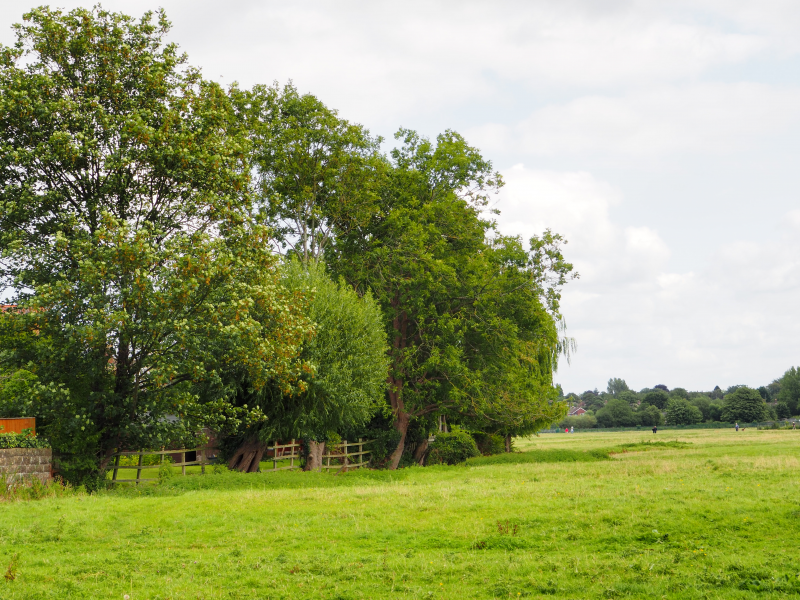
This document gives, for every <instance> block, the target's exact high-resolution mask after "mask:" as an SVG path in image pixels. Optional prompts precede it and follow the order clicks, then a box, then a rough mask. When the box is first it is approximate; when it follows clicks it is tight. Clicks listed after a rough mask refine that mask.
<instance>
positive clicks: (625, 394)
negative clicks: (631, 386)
mask: <svg viewBox="0 0 800 600" xmlns="http://www.w3.org/2000/svg"><path fill="white" fill-rule="evenodd" d="M617 398H619V399H620V400H624V401H625V402H627V403H628V404H630V405H631V406H635V405H636V404H639V395H638V394H636V392H631V391H630V390H624V391H622V392H620V393H619V394H617Z"/></svg>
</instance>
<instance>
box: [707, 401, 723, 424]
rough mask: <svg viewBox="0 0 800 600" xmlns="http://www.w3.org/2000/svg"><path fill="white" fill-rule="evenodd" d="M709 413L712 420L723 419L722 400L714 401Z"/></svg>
mask: <svg viewBox="0 0 800 600" xmlns="http://www.w3.org/2000/svg"><path fill="white" fill-rule="evenodd" d="M708 414H709V418H710V419H711V420H712V421H721V420H722V403H721V402H717V401H715V402H712V403H711V405H710V406H709V407H708Z"/></svg>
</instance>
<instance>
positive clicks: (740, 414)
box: [722, 386, 767, 423]
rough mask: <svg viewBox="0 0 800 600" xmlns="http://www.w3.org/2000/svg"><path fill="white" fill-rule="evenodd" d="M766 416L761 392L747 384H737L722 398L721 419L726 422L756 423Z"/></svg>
mask: <svg viewBox="0 0 800 600" xmlns="http://www.w3.org/2000/svg"><path fill="white" fill-rule="evenodd" d="M766 416H767V405H766V403H765V402H764V399H763V398H762V397H761V394H759V393H758V391H756V390H754V389H752V388H749V387H747V386H737V388H736V389H735V390H734V391H733V392H731V393H730V394H727V395H726V396H725V399H724V400H723V408H722V420H723V421H727V422H728V423H733V422H740V423H757V422H758V421H763V420H765V418H766Z"/></svg>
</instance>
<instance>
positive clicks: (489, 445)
mask: <svg viewBox="0 0 800 600" xmlns="http://www.w3.org/2000/svg"><path fill="white" fill-rule="evenodd" d="M472 437H473V439H474V440H475V445H476V446H477V447H478V452H480V453H481V455H483V456H492V455H494V454H502V453H503V452H505V451H506V440H505V438H503V436H502V435H497V434H496V433H483V432H480V431H473V432H472Z"/></svg>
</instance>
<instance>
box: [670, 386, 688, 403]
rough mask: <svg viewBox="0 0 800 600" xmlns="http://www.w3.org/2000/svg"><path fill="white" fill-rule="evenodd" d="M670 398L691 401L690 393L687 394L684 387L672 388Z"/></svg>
mask: <svg viewBox="0 0 800 600" xmlns="http://www.w3.org/2000/svg"><path fill="white" fill-rule="evenodd" d="M669 397H670V398H681V399H683V400H688V399H689V392H687V391H686V390H685V389H683V388H682V387H676V388H672V389H671V390H670V392H669Z"/></svg>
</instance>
